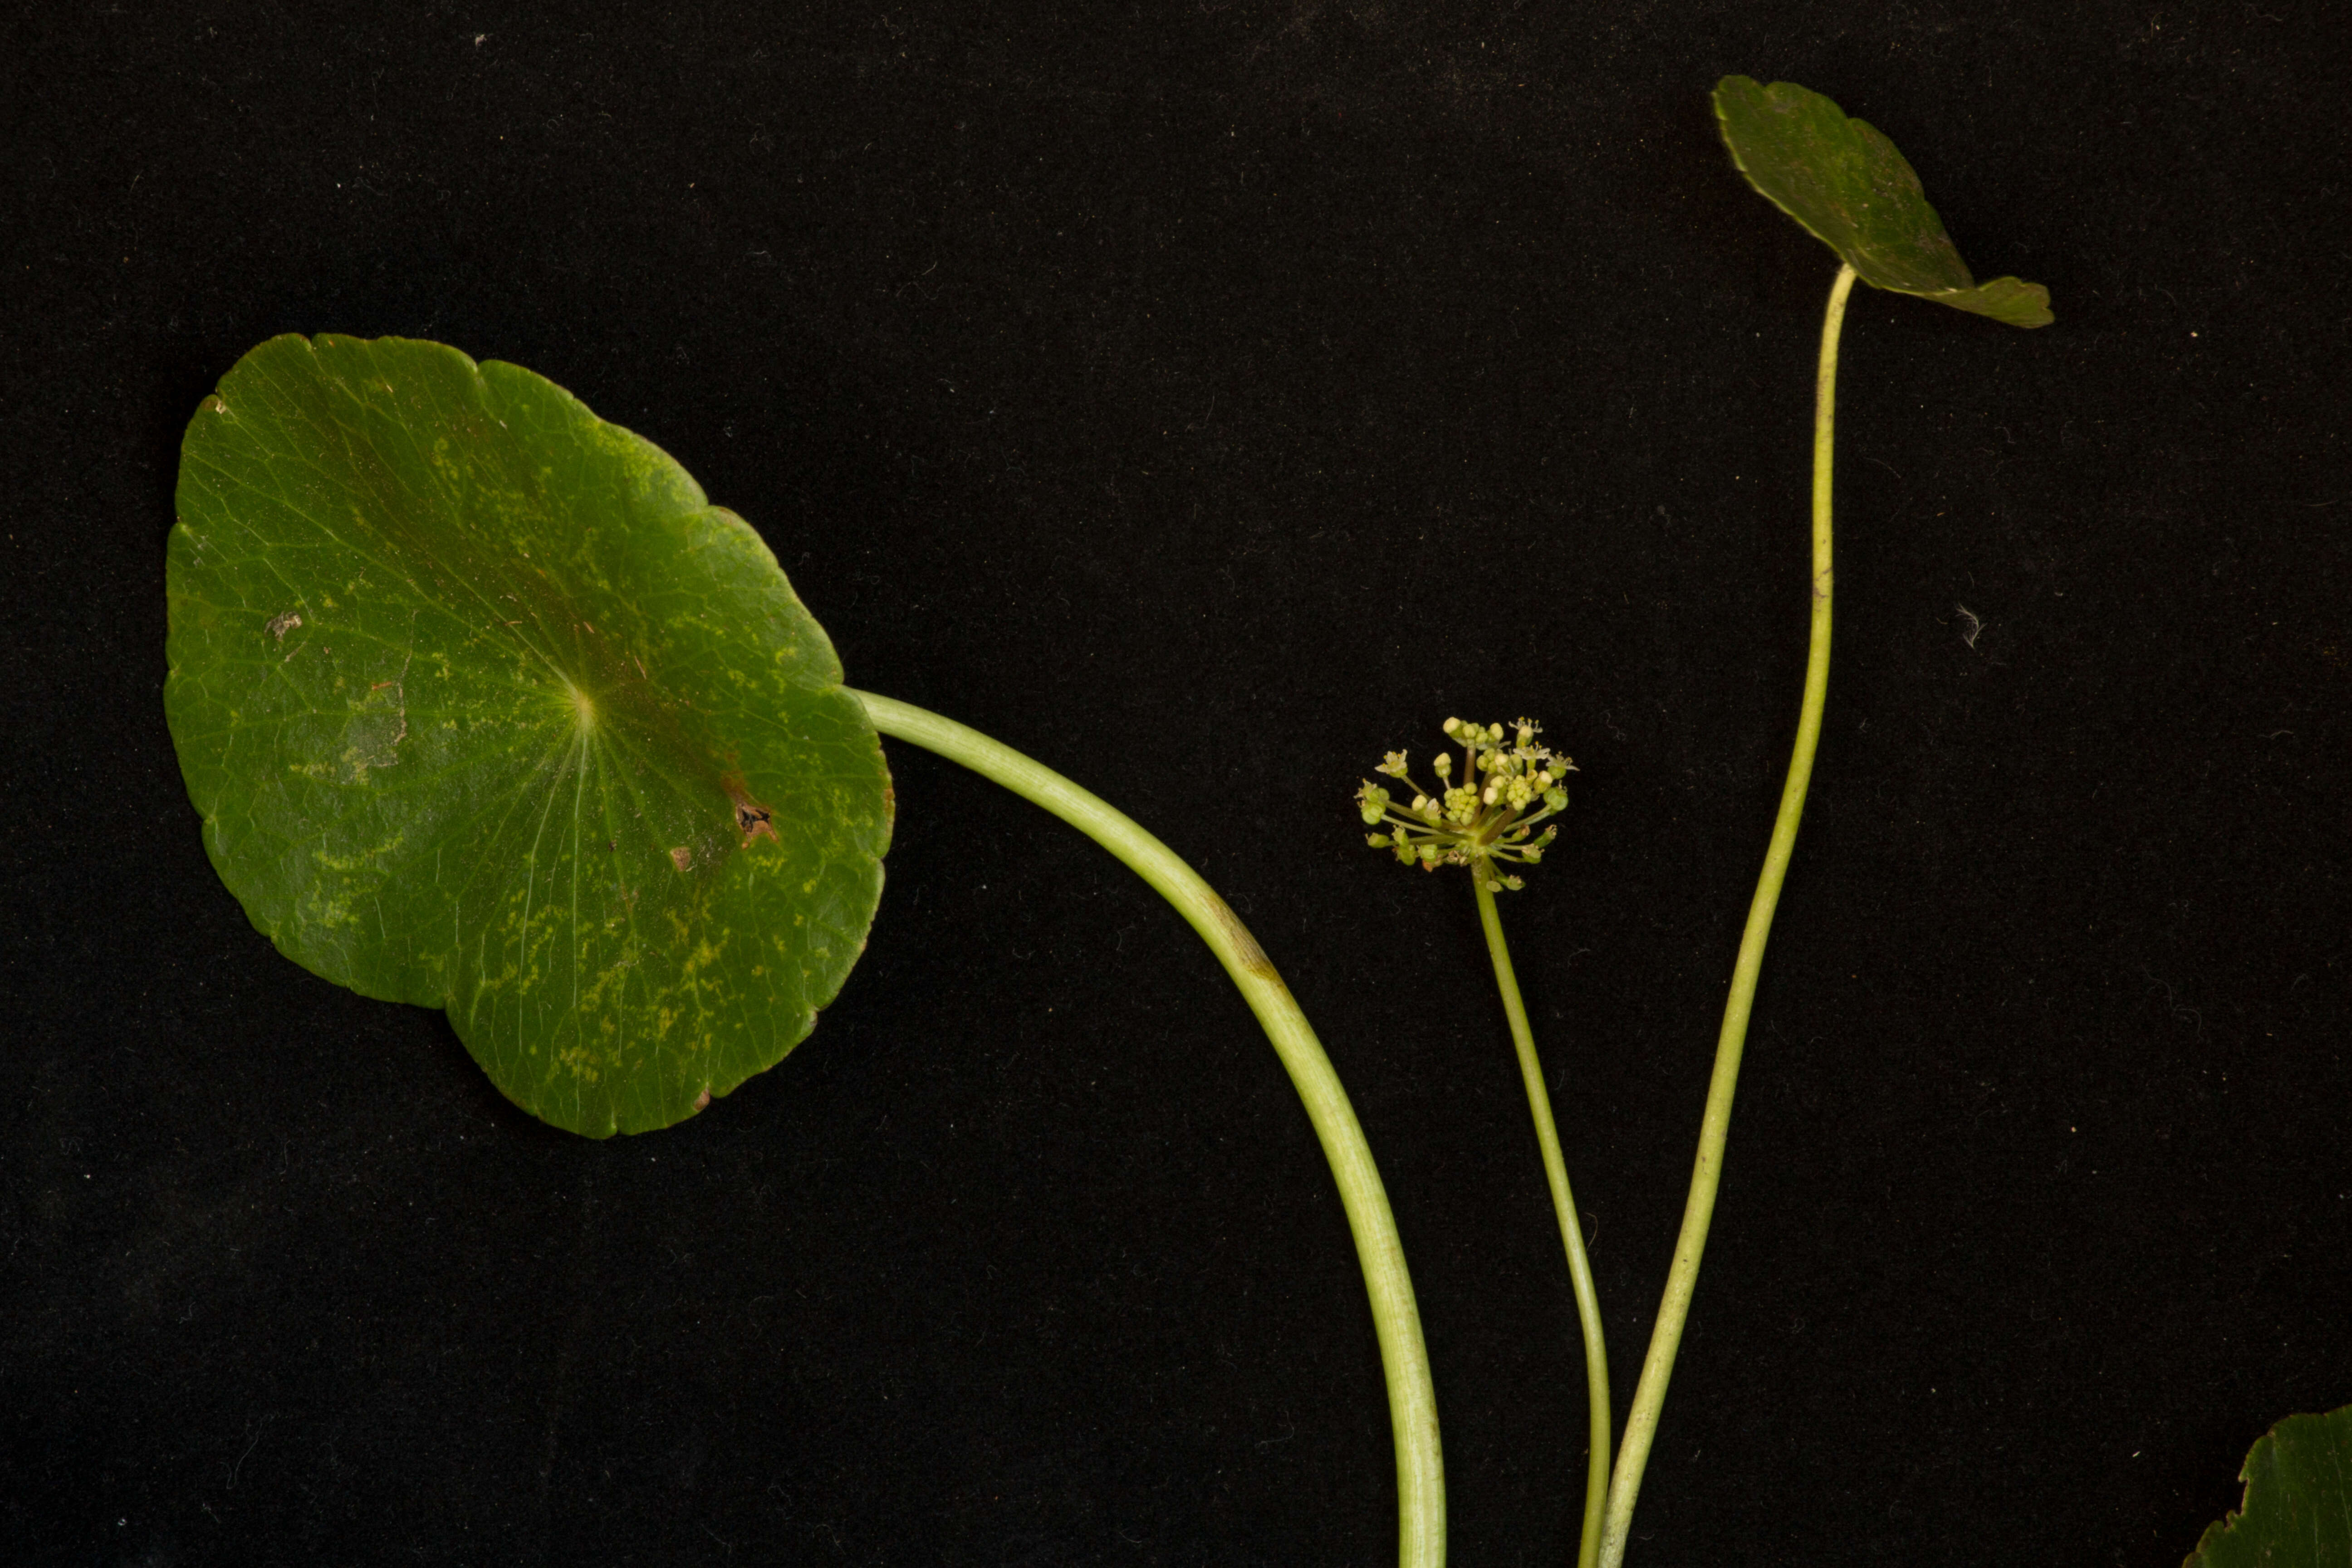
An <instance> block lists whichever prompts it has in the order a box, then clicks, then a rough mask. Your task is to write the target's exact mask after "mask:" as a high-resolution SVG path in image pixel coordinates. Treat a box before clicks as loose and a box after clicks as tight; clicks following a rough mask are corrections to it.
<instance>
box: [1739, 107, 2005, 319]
mask: <svg viewBox="0 0 2352 1568" xmlns="http://www.w3.org/2000/svg"><path fill="white" fill-rule="evenodd" d="M1715 113H1716V118H1717V120H1719V121H1722V122H1723V139H1724V141H1725V142H1727V144H1729V146H1730V148H1731V159H1732V162H1733V163H1737V164H1738V166H1739V172H1740V173H1741V174H1745V175H1747V176H1748V184H1751V185H1754V186H1755V187H1756V188H1757V190H1759V192H1761V193H1763V195H1766V196H1768V197H1769V198H1770V199H1771V201H1772V204H1773V205H1775V206H1777V207H1779V208H1780V210H1781V211H1782V212H1784V213H1787V214H1788V215H1789V216H1790V217H1792V218H1795V219H1796V220H1797V221H1798V222H1799V223H1801V224H1802V225H1804V226H1805V227H1806V228H1807V229H1808V230H1810V231H1811V233H1812V235H1813V237H1815V238H1817V239H1819V240H1820V241H1822V244H1824V245H1826V246H1828V247H1830V248H1831V249H1832V250H1834V251H1836V252H1837V253H1838V255H1839V256H1840V257H1841V258H1843V260H1844V261H1845V263H1846V264H1847V265H1848V266H1850V267H1852V268H1853V269H1854V272H1855V274H1856V275H1857V276H1859V277H1860V278H1861V279H1862V280H1863V281H1864V282H1865V283H1868V284H1870V285H1872V286H1873V287H1874V288H1878V289H1891V290H1892V291H1894V292H1895V293H1897V294H1916V295H1917V296H1919V298H1921V299H1923V300H1935V301H1936V302H1937V304H1939V305H1949V306H1952V307H1953V308H1954V309H1956V310H1973V311H1975V312H1976V313H1977V314H1978V315H1980V316H1990V317H1992V318H1993V319H1994V320H1995V321H2007V322H2008V323H2009V324H2010V325H2011V326H2013V327H2046V326H2048V325H2049V324H2050V321H2051V315H2050V291H2049V290H2048V289H2044V288H2043V287H2042V285H2041V284H2039V283H2023V282H2020V281H2019V280H2018V279H2014V278H1996V279H1993V280H1992V281H1991V282H1990V283H1985V284H1981V285H1980V284H1979V283H1978V282H1977V281H1976V279H1974V278H1973V277H1971V276H1970V275H1969V268H1968V264H1967V263H1966V262H1964V261H1962V260H1961V259H1960V253H1959V252H1958V250H1957V249H1955V248H1953V246H1952V242H1951V239H1950V237H1948V236H1947V235H1946V234H1945V233H1944V220H1943V219H1941V218H1939V217H1937V216H1936V209H1935V208H1934V207H1931V206H1929V205H1927V196H1926V195H1925V194H1924V193H1923V192H1922V191H1921V190H1920V188H1919V176H1918V175H1916V174H1913V173H1912V172H1911V165H1910V164H1909V163H1905V162H1904V160H1903V154H1902V153H1898V152H1896V151H1895V143H1894V142H1889V141H1888V140H1887V139H1886V138H1885V136H1882V135H1881V134H1879V132H1877V131H1876V130H1875V129H1874V127H1873V126H1872V125H1871V124H1870V123H1869V122H1868V121H1862V120H1848V119H1847V118H1846V117H1845V112H1844V111H1843V110H1841V109H1839V108H1838V106H1837V105H1836V104H1834V103H1832V102H1831V101H1830V100H1828V99H1826V98H1823V97H1822V95H1821V94H1820V93H1818V92H1812V91H1810V90H1808V89H1804V88H1801V87H1799V86H1798V85H1797V84H1796V83H1794V82H1787V81H1776V82H1774V83H1773V84H1772V85H1771V86H1770V87H1762V86H1759V85H1758V84H1757V83H1756V82H1755V81H1754V80H1753V79H1750V78H1748V77H1744V76H1727V77H1725V78H1724V79H1722V80H1721V81H1720V82H1718V83H1717V84H1716V89H1715Z"/></svg>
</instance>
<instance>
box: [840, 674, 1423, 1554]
mask: <svg viewBox="0 0 2352 1568" xmlns="http://www.w3.org/2000/svg"><path fill="white" fill-rule="evenodd" d="M853 695H855V696H856V698H857V699H858V700H860V701H861V702H863V703H865V704H866V713H867V714H868V715H869V716H870V717H871V718H872V719H873V721H874V727H875V728H876V729H877V730H879V731H882V733H884V734H885V735H890V736H895V737H896V738H898V740H901V741H908V742H913V743H914V744H916V745H918V746H921V747H923V748H925V749H926V750H929V751H933V752H938V753H939V754H940V755H941V756H943V757H945V758H947V759H948V760H949V761H950V762H955V763H962V764H963V765H964V766H965V767H968V768H970V769H971V770H972V771H973V772H974V773H979V774H981V775H982V777H984V778H987V779H990V780H992V781H993V782H995V783H997V784H1003V786H1004V787H1005V788H1006V789H1009V790H1011V791H1012V792H1013V794H1015V795H1020V796H1022V797H1023V798H1024V799H1026V800H1030V801H1033V802H1034V803H1035V804H1037V805H1041V806H1044V807H1045V809H1046V810H1047V811H1050V812H1052V813H1053V814H1054V815H1055V816H1058V817H1060V818H1061V819H1062V820H1063V821H1065V822H1066V823H1068V824H1070V826H1073V827H1076V829H1077V830H1078V831H1079V832H1081V833H1083V834H1085V835H1086V836H1087V837H1089V838H1091V839H1093V840H1094V841H1095V842H1096V843H1097V844H1099V845H1101V846H1102V847H1104V848H1106V849H1108V850H1109V851H1110V852H1111V853H1112V854H1113V855H1116V856H1117V857H1118V858H1119V859H1121V860H1122V861H1124V862H1126V864H1127V866H1128V868H1129V869H1130V870H1132V871H1134V872H1135V873H1136V875H1138V876H1139V877H1141V878H1142V879H1144V880H1145V881H1146V882H1149V883H1150V884H1151V886H1152V888H1153V889H1156V890H1157V891H1158V892H1159V894H1160V897H1162V898H1164V899H1166V900H1168V901H1169V902H1170V903H1171V904H1173V905H1175V906H1176V912H1177V913H1179V914H1181V915H1182V916H1183V917H1184V919H1185V921H1187V922H1188V923H1189V924H1191V926H1192V929H1193V930H1194V931H1198V932H1200V933H1201V940H1202V941H1203V942H1207V943H1208V944H1209V950H1210V951H1211V952H1213V953H1215V954H1216V955H1217V962H1218V963H1222V964H1223V965H1224V966H1225V973H1227V974H1229V975H1231V976H1232V977H1233V982H1234V984H1235V985H1236V986H1238V987H1240V989H1241V994H1242V996H1243V999H1244V1000H1245V1001H1247V1002H1248V1003H1249V1005H1250V1011H1251V1012H1253V1013H1255V1014H1256V1015H1257V1020H1258V1022H1259V1024H1261V1025H1262V1026H1265V1035H1266V1038H1267V1039H1269V1040H1271V1041H1272V1042H1273V1043H1274V1050H1275V1054H1276V1056H1278V1057H1280V1058H1282V1065H1283V1068H1285V1070H1286V1071H1287V1072H1288V1073H1289V1074H1290V1081H1291V1084H1292V1086H1293V1087H1294V1088H1296V1089H1297V1091H1298V1098H1299V1100H1301V1101H1302V1102H1304V1104H1305V1105H1306V1107H1307V1120H1308V1121H1311V1122H1312V1123H1313V1124H1314V1127H1315V1136H1316V1138H1317V1139H1318V1140H1319V1141H1320V1142H1321V1143H1322V1145H1323V1157H1324V1158H1325V1159H1326V1160H1328V1161H1329V1162H1330V1164H1331V1173H1332V1175H1333V1176H1334V1177H1336V1178H1337V1179H1338V1181H1339V1202H1340V1204H1341V1205H1342V1206H1344V1207H1345V1209H1346V1210H1347V1215H1348V1228H1349V1230H1350V1231H1351V1232H1353V1233H1354V1235H1355V1238H1356V1256H1357V1258H1359V1259H1360V1262H1361V1263H1362V1265H1363V1269H1364V1285H1365V1289H1367V1290H1368V1291H1369V1292H1370V1296H1371V1303H1372V1328H1373V1331H1374V1332H1375V1333H1376V1334H1377V1335H1378V1337H1379V1340H1380V1346H1381V1368H1382V1369H1383V1371H1384V1373H1386V1375H1387V1379H1388V1394H1389V1426H1390V1429H1391V1435H1392V1436H1393V1437H1394V1439H1395V1442H1396V1466H1397V1536H1398V1541H1397V1561H1398V1563H1399V1564H1400V1568H1444V1562H1445V1465H1444V1458H1443V1456H1442V1453H1441V1451H1440V1449H1439V1447H1438V1440H1437V1394H1436V1391H1435V1390H1434V1389H1433V1387H1432V1386H1431V1384H1430V1378H1429V1350H1428V1347H1427V1346H1426V1345H1425V1344H1424V1343H1423V1340H1422V1333H1421V1313H1420V1311H1419V1310H1418V1309H1417V1308H1416V1307H1415V1306H1414V1304H1413V1295H1412V1277H1411V1276H1410V1275H1408V1274H1407V1273H1406V1272H1405V1264H1404V1247H1403V1245H1402V1243H1401V1242H1400V1241H1399V1240H1398V1239H1397V1228H1396V1216H1395V1215H1393V1214H1391V1212H1390V1210H1389V1200H1388V1194H1387V1192H1386V1191H1385V1190H1384V1189H1383V1188H1382V1187H1381V1173H1380V1172H1379V1170H1378V1169H1376V1168H1375V1167H1374V1166H1373V1164H1372V1152H1371V1150H1370V1147H1369V1146H1367V1145H1366V1143H1365V1142H1364V1130H1363V1128H1362V1127H1361V1126H1360V1124H1359V1123H1358V1122H1357V1121H1356V1112H1355V1110H1354V1108H1353V1107H1352V1106H1350V1105H1349V1103H1348V1093H1347V1090H1345V1089H1342V1088H1340V1087H1339V1075H1338V1074H1337V1073H1335V1072H1334V1071H1332V1069H1331V1059H1330V1058H1328V1057H1327V1056H1325V1055H1324V1053H1323V1047H1322V1044H1321V1042H1319V1041H1318V1040H1317V1039H1316V1037H1315V1031H1314V1029H1313V1028H1311V1027H1310V1026H1308V1025H1307V1016H1306V1015H1305V1014H1304V1013H1301V1012H1300V1011H1299V1010H1298V1004H1297V1002H1296V1001H1295V1000H1293V999H1292V997H1291V994H1290V990H1289V988H1288V987H1287V986H1286V985H1284V984H1283V983H1282V977H1281V976H1280V975H1279V974H1277V973H1275V969H1274V965H1273V964H1272V963H1269V962H1267V960H1266V956H1265V951H1264V950H1263V949H1261V948H1260V947H1259V946H1258V944H1257V942H1256V941H1255V939H1253V938H1252V937H1251V935H1250V933H1249V932H1248V931H1246V930H1244V928H1243V926H1242V922H1241V921H1240V920H1238V919H1237V918H1236V917H1235V916H1234V911H1233V910H1231V909H1229V908H1227V907H1226V905H1225V901H1224V900H1223V899H1221V898H1219V897H1217V895H1216V893H1215V892H1214V891H1213V890H1212V889H1211V888H1210V887H1209V885H1208V883H1206V882H1204V881H1202V879H1200V877H1199V875H1198V874H1196V873H1195V872H1194V871H1193V870H1192V868H1191V867H1189V866H1187V865H1185V864H1184V862H1183V861H1181V860H1180V859H1178V858H1176V856H1175V854H1174V853H1173V852H1172V851H1171V850H1170V849H1169V847H1167V846H1166V845H1164V844H1162V843H1160V840H1159V839H1157V838H1154V837H1152V836H1151V835H1150V834H1149V833H1146V832H1145V831H1144V830H1143V829H1142V828H1141V827H1139V826H1137V825H1136V824H1135V822H1133V821H1132V820H1131V819H1129V817H1127V816H1124V815H1122V814H1121V813H1119V812H1118V811H1114V810H1113V809H1112V808H1111V807H1110V806H1109V805H1106V804H1104V802H1103V801H1102V800H1101V799H1099V798H1098V797H1097V796H1096V795H1091V794H1089V793H1087V791H1086V790H1083V789H1080V788H1079V787H1078V786H1077V785H1076V784H1072V783H1071V782H1070V781H1069V780H1067V779H1066V778H1064V777H1063V776H1062V775H1061V774H1059V773H1055V772H1053V771H1052V770H1051V769H1048V768H1045V767H1041V766H1040V765H1038V764H1037V763H1034V762H1032V761H1030V760H1029V759H1028V758H1027V757H1024V756H1023V755H1022V754H1021V753H1020V752H1016V751H1014V750H1013V749H1012V748H1011V747H1010V746H1006V745H1003V744H1001V743H1000V742H995V741H992V740H990V739H989V738H988V737H987V736H985V735H983V734H982V733H980V732H979V731H976V730H972V729H968V728H967V727H965V726H964V725H961V724H959V723H957V722H956V721H954V720H952V719H944V718H941V717H940V715H939V714H937V713H932V712H929V711H926V710H923V709H920V708H917V707H913V706H911V705H910V704H908V703H905V702H899V701H895V700H892V699H890V698H887V697H877V696H875V695H874V694H873V693H871V692H866V691H859V692H856V693H853Z"/></svg>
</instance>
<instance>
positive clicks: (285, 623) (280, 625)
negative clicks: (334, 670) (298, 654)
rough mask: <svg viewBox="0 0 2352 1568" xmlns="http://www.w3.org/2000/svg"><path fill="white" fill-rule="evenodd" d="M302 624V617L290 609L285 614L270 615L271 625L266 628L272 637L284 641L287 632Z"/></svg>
mask: <svg viewBox="0 0 2352 1568" xmlns="http://www.w3.org/2000/svg"><path fill="white" fill-rule="evenodd" d="M301 624H302V617H301V616H298V615H296V614H295V613H294V612H293V611H291V610H288V611H287V612H286V613H285V614H283V615H278V616H270V617H269V625H268V626H267V627H265V628H264V629H265V630H267V631H268V633H269V635H270V636H271V637H276V638H277V639H278V641H279V642H284V641H285V640H286V634H287V633H288V632H290V631H292V630H293V629H294V628H295V627H296V626H300V625H301ZM306 668H307V667H306Z"/></svg>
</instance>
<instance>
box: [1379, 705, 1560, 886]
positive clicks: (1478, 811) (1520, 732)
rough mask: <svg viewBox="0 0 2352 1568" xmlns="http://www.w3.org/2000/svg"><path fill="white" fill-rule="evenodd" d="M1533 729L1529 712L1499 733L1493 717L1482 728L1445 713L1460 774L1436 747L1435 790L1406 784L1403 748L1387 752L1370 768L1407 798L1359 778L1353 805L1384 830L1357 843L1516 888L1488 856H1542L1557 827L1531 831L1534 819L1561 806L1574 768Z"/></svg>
mask: <svg viewBox="0 0 2352 1568" xmlns="http://www.w3.org/2000/svg"><path fill="white" fill-rule="evenodd" d="M1541 732H1542V731H1541V727H1540V726H1538V724H1537V723H1536V722H1535V721H1533V720H1531V719H1522V720H1520V721H1518V722H1517V724H1515V725H1513V726H1512V727H1511V730H1510V731H1509V732H1508V734H1506V731H1504V729H1503V726H1502V725H1500V724H1487V725H1485V726H1483V727H1482V726H1480V725H1476V724H1465V723H1464V722H1463V721H1461V720H1459V719H1448V720H1447V721H1445V733H1446V734H1447V735H1448V736H1449V737H1450V738H1451V739H1452V740H1453V742H1454V744H1456V745H1458V746H1460V747H1461V748H1462V777H1461V778H1460V779H1459V780H1458V781H1457V780H1456V779H1455V778H1454V754H1453V752H1450V751H1446V752H1438V753H1437V757H1436V760H1435V761H1433V763H1431V764H1430V766H1431V767H1432V768H1433V769H1434V770H1435V772H1436V773H1437V784H1438V787H1437V788H1436V789H1435V790H1424V789H1423V788H1422V787H1421V785H1420V784H1416V783H1414V782H1413V779H1412V774H1411V773H1408V772H1407V771H1406V764H1405V754H1404V753H1403V752H1390V753H1389V754H1388V757H1387V760H1385V761H1384V762H1382V763H1381V765H1380V766H1379V767H1377V768H1374V769H1373V770H1372V771H1373V772H1374V773H1386V774H1388V775H1389V776H1390V777H1391V778H1393V779H1395V780H1397V781H1398V782H1399V783H1401V784H1404V785H1405V786H1407V787H1408V788H1410V789H1411V790H1412V802H1411V803H1410V804H1407V805H1400V804H1398V803H1397V800H1396V797H1394V796H1392V795H1390V794H1389V792H1388V791H1387V790H1386V789H1383V788H1382V787H1381V785H1379V784H1374V783H1372V782H1371V780H1370V779H1366V780H1365V781H1364V787H1363V788H1362V789H1360V790H1358V791H1357V792H1356V804H1357V805H1358V806H1359V807H1360V809H1361V810H1362V811H1363V814H1364V821H1365V822H1366V823H1367V824H1368V825H1370V826H1386V827H1387V828H1388V829H1389V831H1388V832H1386V833H1374V834H1370V835H1368V836H1367V837H1366V838H1365V840H1364V842H1366V843H1367V844H1370V846H1371V847H1373V848H1375V849H1393V850H1394V851H1395V852H1396V858H1398V859H1400V860H1402V861H1403V862H1404V863H1405V864H1406V865H1408V866H1419V867H1421V868H1423V870H1426V871H1433V870H1435V869H1437V868H1438V867H1440V866H1467V867H1469V868H1470V874H1471V875H1472V876H1473V877H1475V878H1476V879H1477V880H1478V881H1479V882H1480V883H1481V884H1483V885H1484V886H1486V888H1489V889H1496V888H1512V889H1517V888H1518V887H1519V886H1520V885H1521V883H1520V880H1519V879H1518V878H1517V877H1508V876H1505V875H1504V874H1503V873H1502V872H1501V871H1499V870H1498V869H1496V866H1495V862H1496V861H1497V860H1515V861H1518V862H1521V863H1523V864H1526V865H1533V864H1534V863H1535V862H1537V861H1538V860H1540V859H1542V858H1543V852H1544V846H1545V845H1547V844H1549V843H1550V842H1551V841H1552V838H1553V837H1554V836H1555V835H1556V834H1558V833H1559V828H1558V827H1557V826H1554V827H1547V828H1545V829H1544V830H1543V832H1542V834H1541V835H1539V836H1538V835H1537V834H1536V832H1535V825H1536V824H1537V823H1538V822H1541V821H1542V820H1543V819H1544V818H1545V817H1547V816H1552V815H1554V814H1555V813H1557V812H1559V810H1560V809H1561V808H1563V807H1564V806H1566V805H1568V790H1567V787H1566V786H1565V784H1563V783H1562V780H1563V779H1564V778H1565V777H1566V775H1568V774H1569V773H1574V772H1575V771H1576V764H1575V763H1572V762H1570V761H1569V760H1568V759H1567V758H1566V757H1562V756H1557V755H1554V754H1553V752H1552V750H1551V748H1550V747H1549V746H1544V745H1538V743H1537V742H1536V736H1537V735H1538V734H1539V733H1541Z"/></svg>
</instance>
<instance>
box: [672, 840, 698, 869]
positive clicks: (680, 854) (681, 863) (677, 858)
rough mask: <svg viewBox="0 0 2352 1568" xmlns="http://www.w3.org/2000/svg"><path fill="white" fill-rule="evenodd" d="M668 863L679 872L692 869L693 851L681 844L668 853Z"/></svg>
mask: <svg viewBox="0 0 2352 1568" xmlns="http://www.w3.org/2000/svg"><path fill="white" fill-rule="evenodd" d="M669 863H670V864H671V865H673V866H675V867H677V868H678V869H679V870H681V871H688V870H692V869H693V868H694V851H693V850H691V849H688V847H686V846H685V845H683V844H681V845H679V846H678V847H677V848H675V849H673V850H671V851H670V852H669Z"/></svg>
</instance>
